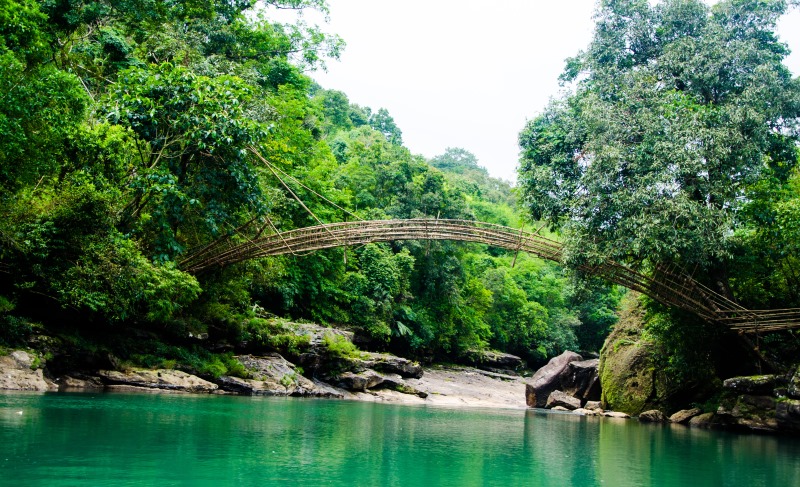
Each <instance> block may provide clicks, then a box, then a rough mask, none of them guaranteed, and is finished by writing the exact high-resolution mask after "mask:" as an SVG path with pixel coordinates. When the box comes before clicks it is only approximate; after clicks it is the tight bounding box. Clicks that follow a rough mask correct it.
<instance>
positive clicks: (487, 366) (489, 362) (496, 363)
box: [467, 350, 525, 374]
mask: <svg viewBox="0 0 800 487" xmlns="http://www.w3.org/2000/svg"><path fill="white" fill-rule="evenodd" d="M467 360H468V361H469V364H470V365H473V366H475V367H478V368H481V369H484V370H488V371H490V372H499V373H505V374H508V373H509V372H514V371H516V370H519V369H521V368H523V367H525V361H524V360H522V358H520V357H518V356H516V355H512V354H510V353H503V352H497V351H494V350H470V351H468V352H467Z"/></svg>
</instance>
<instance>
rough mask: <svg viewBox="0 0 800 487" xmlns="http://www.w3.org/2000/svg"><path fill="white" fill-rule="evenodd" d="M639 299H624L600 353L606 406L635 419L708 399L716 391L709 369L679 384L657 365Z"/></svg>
mask: <svg viewBox="0 0 800 487" xmlns="http://www.w3.org/2000/svg"><path fill="white" fill-rule="evenodd" d="M638 297H639V295H638V294H637V293H635V292H632V293H628V294H627V295H626V296H625V297H624V298H623V300H622V302H621V303H620V309H621V311H620V315H619V320H618V322H617V324H616V325H615V326H614V329H613V330H612V332H611V334H609V336H608V338H606V341H605V343H604V344H603V348H602V350H601V351H600V365H599V374H600V383H601V388H602V403H603V406H604V407H606V408H608V409H613V410H616V411H624V412H626V413H628V414H631V415H634V416H636V415H639V414H641V412H642V411H647V410H649V409H659V410H661V411H664V410H669V409H673V408H674V404H676V403H677V404H682V403H687V402H691V401H695V400H699V399H701V398H706V397H709V396H710V395H711V394H712V393H713V392H714V389H715V388H716V384H715V382H714V380H713V377H712V375H713V374H712V372H711V371H710V370H709V369H702V370H695V371H694V372H696V373H694V374H692V375H694V376H695V377H696V379H693V380H683V381H678V380H674V379H673V378H670V377H668V376H667V372H666V371H665V370H664V368H663V367H661V366H660V365H657V361H656V359H657V357H658V355H659V352H658V345H657V343H656V341H653V340H650V339H648V338H647V337H645V336H643V330H644V328H645V324H646V320H647V317H646V316H647V315H646V312H645V309H644V306H643V305H642V303H641V302H640V300H639V299H638ZM687 367H691V365H687Z"/></svg>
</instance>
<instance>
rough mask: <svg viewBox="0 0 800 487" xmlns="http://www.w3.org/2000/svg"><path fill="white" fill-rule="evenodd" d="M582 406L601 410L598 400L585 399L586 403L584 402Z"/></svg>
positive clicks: (592, 409)
mask: <svg viewBox="0 0 800 487" xmlns="http://www.w3.org/2000/svg"><path fill="white" fill-rule="evenodd" d="M583 407H584V408H586V409H588V410H590V411H595V410H597V409H600V410H601V411H602V409H603V408H602V407H601V406H600V401H586V404H584V405H583Z"/></svg>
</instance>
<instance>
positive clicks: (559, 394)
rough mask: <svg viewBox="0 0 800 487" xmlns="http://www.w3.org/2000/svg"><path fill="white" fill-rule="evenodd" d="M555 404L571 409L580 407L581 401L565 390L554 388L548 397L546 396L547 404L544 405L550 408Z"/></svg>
mask: <svg viewBox="0 0 800 487" xmlns="http://www.w3.org/2000/svg"><path fill="white" fill-rule="evenodd" d="M556 406H561V407H563V408H566V409H568V410H570V411H572V410H573V409H578V408H579V407H581V401H580V399H578V398H576V397H572V396H570V395H569V394H567V393H566V392H563V391H559V390H555V391H553V392H551V393H550V397H548V398H547V404H546V405H545V407H546V408H548V409H552V408H555V407H556Z"/></svg>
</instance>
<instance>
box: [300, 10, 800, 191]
mask: <svg viewBox="0 0 800 487" xmlns="http://www.w3.org/2000/svg"><path fill="white" fill-rule="evenodd" d="M709 3H713V0H709ZM328 4H329V6H330V22H329V23H328V24H327V25H324V26H323V27H324V30H325V31H327V32H331V33H336V34H339V35H340V36H341V37H342V38H343V39H344V40H345V42H347V47H346V48H345V50H344V53H343V54H342V56H341V58H340V60H339V61H329V62H328V71H327V72H316V73H311V76H312V77H313V78H314V79H315V80H316V81H317V82H318V83H319V84H320V85H322V86H323V87H324V88H327V89H336V90H341V91H343V92H345V93H346V94H347V96H348V97H349V99H350V101H351V102H352V103H357V104H359V105H362V106H369V107H371V108H373V109H374V110H377V109H378V108H381V107H383V108H386V109H387V110H389V113H390V114H391V115H392V117H394V120H395V122H396V123H397V125H398V127H400V129H401V130H402V131H403V142H404V144H405V145H406V146H407V147H408V148H409V149H410V150H411V151H412V152H413V153H415V154H422V155H423V156H425V157H427V158H431V157H433V156H436V155H439V154H441V153H443V152H444V150H445V148H447V147H461V148H464V149H466V150H468V151H470V152H472V153H474V154H475V155H476V156H477V157H478V160H479V161H480V164H481V165H482V166H484V167H486V168H487V169H488V170H489V173H490V174H491V175H493V176H495V177H500V178H503V179H506V180H509V181H514V180H516V167H517V162H518V153H519V147H518V145H517V135H518V134H519V132H520V130H522V128H523V126H524V125H525V122H526V120H528V119H531V118H533V117H535V116H536V115H537V114H538V113H540V112H541V111H542V110H543V109H544V108H545V106H546V105H547V102H548V101H549V99H550V98H552V97H555V96H557V95H558V93H559V86H558V76H559V74H561V72H562V70H563V68H564V60H565V59H566V58H568V57H571V56H574V55H575V54H577V53H578V51H580V50H581V49H584V48H585V47H586V46H588V44H589V42H590V40H591V36H592V29H593V25H594V23H593V20H592V15H593V12H594V6H595V1H594V0H558V1H546V0H495V1H493V2H491V1H487V0H482V1H476V0H328ZM307 21H308V22H309V23H313V18H312V17H308V18H307ZM778 32H779V35H780V37H781V39H782V40H783V41H784V42H787V43H788V44H789V47H790V48H791V49H792V51H794V52H795V54H793V55H792V56H791V57H790V58H789V59H788V60H787V64H788V65H789V66H790V68H791V69H792V71H793V72H794V73H795V75H797V74H800V12H798V11H793V12H792V13H791V14H790V15H789V16H787V17H785V18H784V19H782V21H781V24H780V25H779V29H778Z"/></svg>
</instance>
